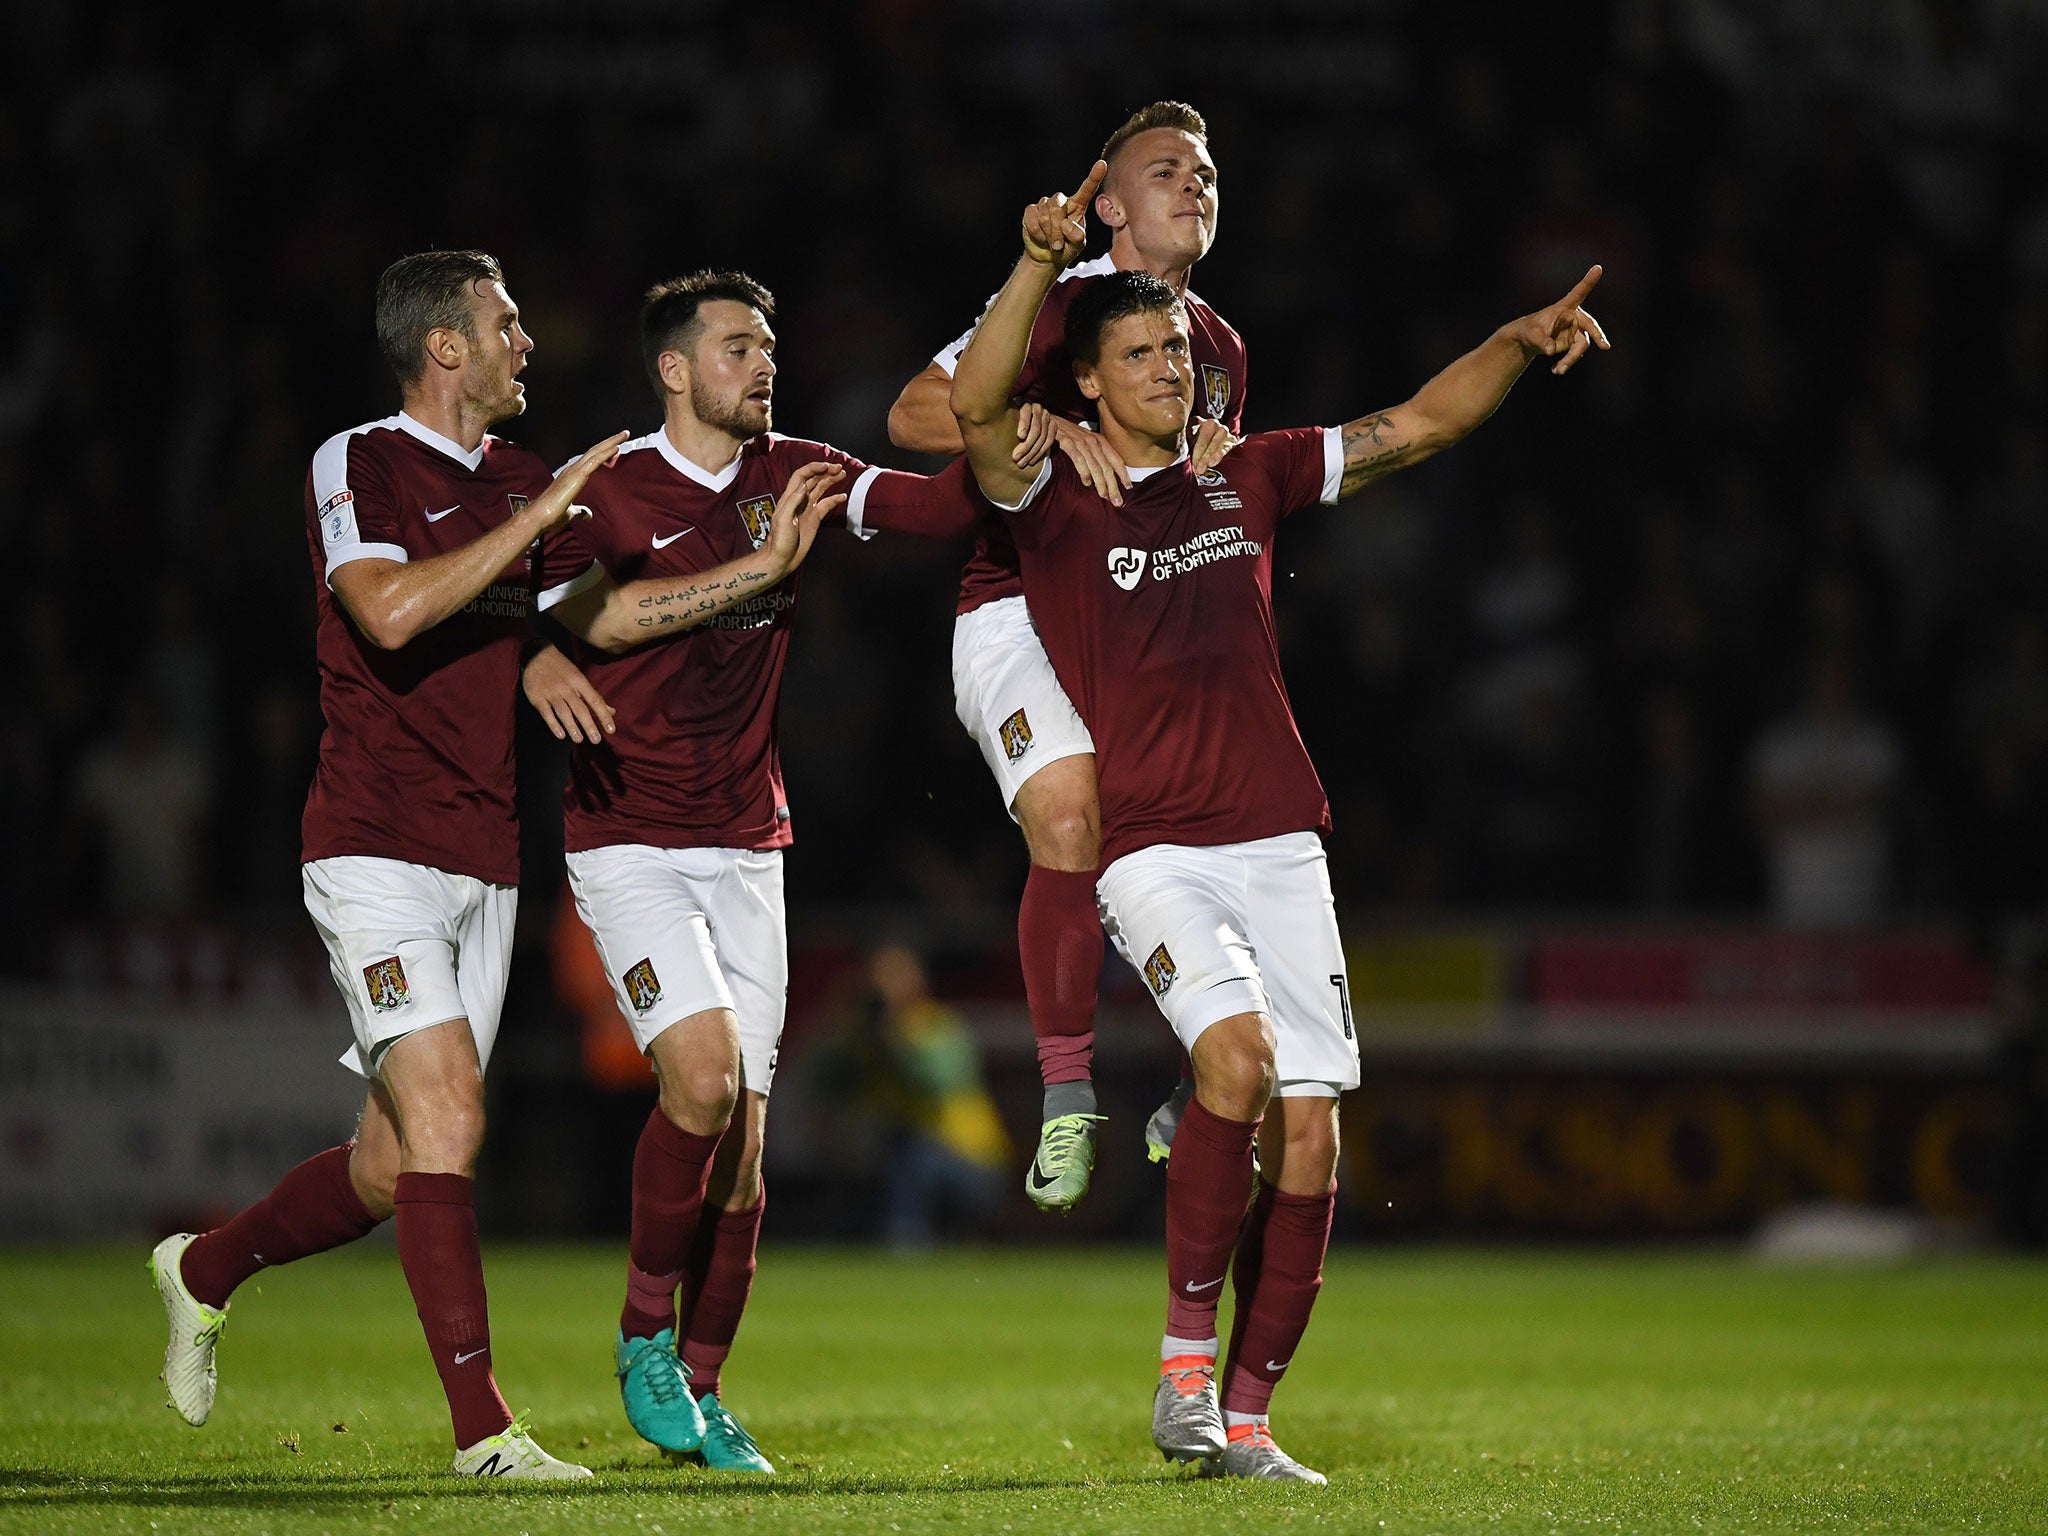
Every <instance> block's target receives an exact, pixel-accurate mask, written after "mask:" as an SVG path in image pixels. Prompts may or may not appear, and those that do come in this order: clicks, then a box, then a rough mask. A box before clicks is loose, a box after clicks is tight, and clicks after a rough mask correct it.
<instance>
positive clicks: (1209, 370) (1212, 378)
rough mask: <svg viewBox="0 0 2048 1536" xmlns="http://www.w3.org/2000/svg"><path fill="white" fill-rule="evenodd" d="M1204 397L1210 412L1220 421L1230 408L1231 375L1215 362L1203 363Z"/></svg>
mask: <svg viewBox="0 0 2048 1536" xmlns="http://www.w3.org/2000/svg"><path fill="white" fill-rule="evenodd" d="M1202 398H1203V399H1204V400H1206V401H1207V402H1208V404H1209V414H1210V415H1211V416H1214V417H1215V418H1216V419H1217V420H1218V421H1221V420H1222V419H1223V416H1224V413H1225V412H1226V411H1228V410H1229V409H1230V375H1229V374H1228V373H1226V372H1225V371H1224V370H1223V369H1221V368H1218V367H1217V366H1216V365H1215V364H1214V363H1204V364H1202Z"/></svg>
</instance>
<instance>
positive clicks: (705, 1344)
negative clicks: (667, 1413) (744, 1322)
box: [679, 1189, 768, 1397]
mask: <svg viewBox="0 0 2048 1536" xmlns="http://www.w3.org/2000/svg"><path fill="white" fill-rule="evenodd" d="M767 1209H768V1192H767V1191H766V1190H765V1189H764V1190H763V1191H762V1192H761V1198H760V1199H759V1200H756V1201H755V1202H754V1203H753V1205H751V1206H750V1207H748V1208H747V1209H746V1210H744V1211H720V1212H719V1213H718V1219H717V1220H716V1221H703V1222H699V1223H698V1224H697V1241H696V1242H695V1243H693V1244H691V1245H690V1261H689V1264H688V1265H687V1267H686V1268H685V1270H684V1281H683V1294H684V1295H685V1296H686V1297H687V1298H688V1301H687V1304H686V1305H685V1306H684V1309H683V1325H682V1328H681V1330H680V1331H681V1333H682V1335H683V1342H682V1345H681V1346H680V1350H679V1352H680V1353H681V1355H682V1357H683V1364H685V1365H687V1366H688V1367H689V1368H690V1390H691V1391H692V1392H694V1393H696V1394H697V1395H698V1396H699V1397H702V1396H703V1395H704V1394H705V1393H706V1392H716V1391H717V1390H718V1372H719V1370H720V1368H721V1367H723V1366H724V1364H725V1357H726V1356H727V1355H728V1354H730V1353H731V1352H732V1341H733V1336H734V1335H735V1334H737V1333H738V1332H739V1331H740V1314H741V1313H743V1312H745V1311H746V1310H747V1293H748V1292H749V1291H751V1290H752V1289H753V1287H754V1247H755V1244H756V1243H758V1242H759V1241H760V1237H761V1213H762V1212H763V1211H765V1210H767Z"/></svg>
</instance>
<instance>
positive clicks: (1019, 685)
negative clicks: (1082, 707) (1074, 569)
mask: <svg viewBox="0 0 2048 1536" xmlns="http://www.w3.org/2000/svg"><path fill="white" fill-rule="evenodd" d="M953 712H954V713H955V714H957V715H958V716H959V717H960V723H961V724H962V725H964V726H966V727H967V734H968V735H970V736H972V737H973V738H974V743H975V745H976V746H978V747H980V748H981V755H982V756H983V757H984V758H986V759H987V760H988V766H989V772H991V773H993V774H994V775H995V776H996V783H997V785H998V786H1000V787H1001V789H1002V792H1003V808H1004V809H1005V810H1007V811H1009V813H1010V815H1011V816H1012V817H1013V818H1014V817H1015V816H1016V814H1017V812H1016V804H1017V791H1018V790H1020V789H1022V788H1023V787H1024V781H1025V780H1026V779H1028V778H1030V777H1031V775H1033V774H1034V773H1036V772H1038V770H1039V769H1041V768H1043V767H1044V766H1045V765H1046V764H1047V763H1056V762H1058V761H1059V760H1060V759H1061V758H1063V757H1080V756H1082V755H1084V754H1092V753H1093V752H1094V751H1095V739H1094V738H1093V737H1092V736H1090V735H1089V734H1088V727H1087V726H1085V725H1083V724H1082V723H1081V717H1080V716H1079V715H1078V714H1076V713H1075V712H1074V706H1073V704H1072V703H1071V702H1070V701H1069V700H1068V698H1067V691H1066V689H1064V688H1062V687H1061V686H1060V680H1059V678H1057V677H1056V676H1054V675H1053V670H1052V661H1051V659H1050V658H1048V657H1047V656H1046V654H1045V643H1044V642H1043V641H1042V640H1040V639H1039V638H1038V627H1037V626H1036V625H1034V624H1033V623H1032V622H1031V610H1030V609H1029V608H1028V607H1026V606H1025V603H1024V599H1023V598H1021V597H1003V598H998V599H996V601H994V602H992V603H983V604H982V605H981V606H980V607H979V608H976V609H974V610H973V611H972V612H970V613H963V614H961V615H960V617H959V618H957V619H955V620H954V621H953Z"/></svg>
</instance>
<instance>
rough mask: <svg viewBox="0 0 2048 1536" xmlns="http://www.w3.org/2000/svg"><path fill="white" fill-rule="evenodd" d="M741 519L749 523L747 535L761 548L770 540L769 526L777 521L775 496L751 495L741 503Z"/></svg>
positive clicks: (756, 546)
mask: <svg viewBox="0 0 2048 1536" xmlns="http://www.w3.org/2000/svg"><path fill="white" fill-rule="evenodd" d="M740 521H741V522H743V523H745V524H746V525H747V537H748V538H750V539H752V540H753V541H754V548H756V549H759V548H760V547H761V546H762V545H763V544H766V543H767V542H768V528H769V525H770V524H771V523H773V522H774V521H775V498H774V497H773V496H749V497H748V498H747V499H746V500H745V501H743V502H741V503H740Z"/></svg>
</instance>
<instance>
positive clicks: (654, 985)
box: [620, 958, 661, 1013]
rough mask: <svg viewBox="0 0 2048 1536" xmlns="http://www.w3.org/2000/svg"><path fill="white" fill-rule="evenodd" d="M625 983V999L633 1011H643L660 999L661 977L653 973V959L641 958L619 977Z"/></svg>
mask: <svg viewBox="0 0 2048 1536" xmlns="http://www.w3.org/2000/svg"><path fill="white" fill-rule="evenodd" d="M620 979H621V980H622V981H624V982H625V984H626V1000H627V1001H628V1002H630V1003H631V1004H632V1005H633V1011H634V1012H635V1013H645V1012H646V1011H647V1010H648V1009H650V1008H652V1007H653V1006H654V1005H655V1004H656V1003H658V1002H660V1001H661V978H660V977H659V976H657V975H655V974H654V961H653V960H652V959H651V958H650V959H646V960H642V961H640V962H639V963H638V964H636V965H635V966H634V967H633V968H632V969H631V970H630V971H628V972H626V974H625V975H624V976H623V977H621V978H620Z"/></svg>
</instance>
